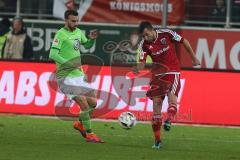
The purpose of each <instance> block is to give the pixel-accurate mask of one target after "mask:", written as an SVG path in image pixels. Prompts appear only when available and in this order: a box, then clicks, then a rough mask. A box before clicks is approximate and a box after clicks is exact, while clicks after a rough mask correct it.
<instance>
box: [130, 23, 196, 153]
mask: <svg viewBox="0 0 240 160" xmlns="http://www.w3.org/2000/svg"><path fill="white" fill-rule="evenodd" d="M139 34H140V35H141V36H142V41H141V42H140V44H139V52H140V53H139V63H138V64H137V67H136V68H135V72H138V70H142V69H144V68H145V62H146V58H147V56H150V57H151V58H152V63H153V64H152V68H151V74H152V79H151V82H150V90H148V92H147V94H146V95H147V96H148V97H149V98H150V99H152V101H153V115H152V129H153V133H154V137H155V143H154V145H153V147H152V148H157V149H159V148H160V147H161V138H160V129H161V126H162V115H161V110H162V103H163V100H164V97H165V95H166V96H168V105H169V107H168V109H167V117H166V120H165V121H164V124H163V127H164V129H165V130H166V131H169V130H170V127H171V120H172V119H173V118H174V116H175V115H176V113H177V96H178V92H179V90H180V87H181V86H180V62H179V60H178V58H177V55H176V51H175V47H174V45H175V43H179V44H182V45H183V46H184V48H185V49H186V51H187V52H188V54H189V55H190V57H191V59H192V64H193V66H197V65H200V61H199V60H198V59H197V58H196V56H195V54H194V51H193V49H192V47H191V45H190V44H189V42H188V40H187V39H185V38H183V37H181V36H180V35H179V34H177V33H176V32H174V31H172V30H170V29H159V30H156V29H154V28H153V26H152V25H151V23H149V22H146V21H145V22H142V23H141V24H140V25H139Z"/></svg>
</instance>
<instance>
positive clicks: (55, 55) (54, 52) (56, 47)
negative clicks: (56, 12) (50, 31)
mask: <svg viewBox="0 0 240 160" xmlns="http://www.w3.org/2000/svg"><path fill="white" fill-rule="evenodd" d="M63 40H64V39H63V36H61V34H60V33H57V34H56V35H55V37H54V40H53V42H52V46H51V49H50V53H49V58H51V59H52V60H54V61H55V62H57V63H60V64H63V63H65V62H66V60H65V59H64V58H62V57H61V55H60V54H59V52H60V50H61V47H62V44H63Z"/></svg>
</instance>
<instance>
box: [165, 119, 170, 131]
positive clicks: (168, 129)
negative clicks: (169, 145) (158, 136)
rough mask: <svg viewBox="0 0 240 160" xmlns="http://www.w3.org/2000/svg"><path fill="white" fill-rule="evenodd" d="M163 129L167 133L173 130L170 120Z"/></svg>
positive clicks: (166, 121)
mask: <svg viewBox="0 0 240 160" xmlns="http://www.w3.org/2000/svg"><path fill="white" fill-rule="evenodd" d="M163 128H164V130H165V131H170V129H171V121H170V120H165V121H164V124H163Z"/></svg>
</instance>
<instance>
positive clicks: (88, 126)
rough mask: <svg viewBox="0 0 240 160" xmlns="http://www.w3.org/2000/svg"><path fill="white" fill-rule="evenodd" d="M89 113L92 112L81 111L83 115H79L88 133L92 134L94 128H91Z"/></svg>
mask: <svg viewBox="0 0 240 160" xmlns="http://www.w3.org/2000/svg"><path fill="white" fill-rule="evenodd" d="M89 112H90V110H86V111H81V113H80V114H79V121H81V122H82V124H83V126H84V128H85V129H86V132H87V133H91V132H92V126H91V120H90V116H89Z"/></svg>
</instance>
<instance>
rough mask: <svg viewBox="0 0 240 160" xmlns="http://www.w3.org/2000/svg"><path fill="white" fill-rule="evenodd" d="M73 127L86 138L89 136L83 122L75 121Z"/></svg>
mask: <svg viewBox="0 0 240 160" xmlns="http://www.w3.org/2000/svg"><path fill="white" fill-rule="evenodd" d="M73 128H74V129H76V130H78V131H79V132H80V133H81V135H82V136H83V137H84V138H86V137H87V133H86V130H85V129H84V127H83V124H82V123H81V122H79V121H75V122H74V123H73Z"/></svg>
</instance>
